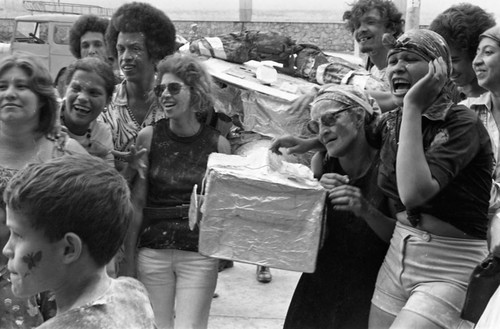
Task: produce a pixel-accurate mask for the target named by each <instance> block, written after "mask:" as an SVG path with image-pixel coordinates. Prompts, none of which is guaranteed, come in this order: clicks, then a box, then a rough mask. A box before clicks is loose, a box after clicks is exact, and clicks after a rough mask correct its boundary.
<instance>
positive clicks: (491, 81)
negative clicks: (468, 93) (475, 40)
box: [472, 38, 500, 90]
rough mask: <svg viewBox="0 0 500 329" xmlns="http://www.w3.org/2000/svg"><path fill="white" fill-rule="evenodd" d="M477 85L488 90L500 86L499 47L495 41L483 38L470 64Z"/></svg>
mask: <svg viewBox="0 0 500 329" xmlns="http://www.w3.org/2000/svg"><path fill="white" fill-rule="evenodd" d="M472 64H473V67H474V71H475V72H476V76H477V82H478V83H479V85H480V86H481V87H483V88H485V89H488V90H495V89H498V88H499V86H500V46H499V45H498V43H497V42H496V41H495V40H492V39H490V38H483V39H482V40H481V42H480V43H479V46H478V47H477V53H476V58H474V61H473V62H472Z"/></svg>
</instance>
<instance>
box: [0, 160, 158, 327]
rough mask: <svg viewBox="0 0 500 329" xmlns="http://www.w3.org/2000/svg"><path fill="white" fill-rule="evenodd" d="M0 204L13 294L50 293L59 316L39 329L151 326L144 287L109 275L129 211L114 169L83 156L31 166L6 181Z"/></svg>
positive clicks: (122, 182)
mask: <svg viewBox="0 0 500 329" xmlns="http://www.w3.org/2000/svg"><path fill="white" fill-rule="evenodd" d="M4 200H5V203H6V204H7V226H8V228H9V230H10V238H9V241H8V242H7V244H6V245H5V247H4V249H3V254H4V255H5V256H6V257H7V258H8V259H9V261H8V269H9V272H10V280H11V282H12V291H13V293H14V294H15V295H17V296H26V297H27V296H32V295H35V294H37V293H40V292H43V291H47V290H50V291H52V292H53V293H54V295H55V299H56V303H57V315H56V316H55V317H54V318H52V319H50V320H48V321H47V322H45V323H44V324H42V325H41V326H40V327H39V328H51V329H57V328H61V329H62V328H78V329H85V328H106V329H108V328H109V329H111V328H131V329H132V328H133V329H143V328H144V329H145V328H148V329H149V328H156V326H155V324H154V316H153V310H152V308H151V304H150V301H149V298H148V296H147V292H146V290H145V288H144V287H143V286H142V284H141V283H140V282H138V281H137V280H135V279H133V278H128V277H120V278H118V279H112V278H110V277H108V275H107V274H106V264H107V263H108V262H109V261H110V260H111V258H112V257H113V256H114V255H115V253H116V252H117V250H118V248H119V247H120V245H121V244H122V242H123V239H124V236H125V233H126V231H127V227H128V225H129V220H130V217H131V213H132V205H131V203H130V192H129V189H128V187H127V183H126V181H125V180H124V178H123V177H122V176H121V175H120V174H119V173H118V172H117V171H116V170H114V169H113V168H111V167H110V166H109V165H108V164H106V163H105V162H104V161H102V160H100V159H97V158H95V157H91V156H88V155H87V156H85V155H78V156H76V155H75V156H64V157H61V158H57V159H53V160H51V161H49V162H46V163H40V164H32V165H29V166H28V167H27V168H25V169H23V170H21V171H20V172H19V173H18V174H16V175H15V176H14V177H13V178H12V179H11V181H10V182H9V184H8V186H7V188H6V191H5V193H4Z"/></svg>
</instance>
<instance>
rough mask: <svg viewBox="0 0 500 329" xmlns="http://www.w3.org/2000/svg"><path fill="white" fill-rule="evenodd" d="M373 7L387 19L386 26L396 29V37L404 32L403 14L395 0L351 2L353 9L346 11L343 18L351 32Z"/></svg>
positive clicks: (360, 0)
mask: <svg viewBox="0 0 500 329" xmlns="http://www.w3.org/2000/svg"><path fill="white" fill-rule="evenodd" d="M372 9H377V10H378V11H379V13H380V16H381V17H382V18H383V19H384V20H385V22H384V23H385V27H386V28H387V29H390V30H392V31H394V37H398V36H399V35H400V34H402V33H403V27H404V23H405V21H404V19H403V18H402V17H403V14H402V13H401V12H400V11H399V10H398V8H397V7H396V5H395V4H394V2H392V1H390V0H359V1H357V2H355V3H352V4H351V10H348V11H346V12H344V15H343V16H342V19H343V20H344V21H346V24H345V26H346V28H347V30H349V31H350V32H351V33H354V31H356V29H357V28H358V27H359V26H360V25H361V21H360V20H361V16H363V15H364V14H366V13H367V12H369V11H370V10H372Z"/></svg>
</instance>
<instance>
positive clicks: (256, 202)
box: [199, 150, 326, 272]
mask: <svg viewBox="0 0 500 329" xmlns="http://www.w3.org/2000/svg"><path fill="white" fill-rule="evenodd" d="M263 152H265V153H264V154H266V153H267V150H264V151H263ZM260 158H261V159H262V158H265V155H264V156H262V155H260ZM273 166H274V167H279V168H278V170H276V168H275V169H274V170H273V169H272V167H273ZM204 191H205V195H204V202H203V205H202V206H201V213H202V215H203V216H202V220H201V223H200V240H199V252H200V253H201V254H203V255H206V256H209V257H215V258H221V259H229V260H233V261H238V262H245V263H251V264H257V265H264V266H269V267H273V268H280V269H285V270H292V271H299V272H314V270H315V266H316V257H317V253H318V249H319V243H320V237H321V232H322V226H323V212H324V204H325V198H326V191H325V190H324V189H323V187H322V186H321V185H320V184H319V183H318V182H317V181H316V180H314V179H313V178H312V173H311V172H310V170H309V169H308V168H307V167H305V166H303V165H300V164H290V163H279V161H278V162H277V163H274V164H273V163H270V162H269V161H266V162H265V163H262V161H261V160H259V159H258V158H255V157H252V156H238V155H225V154H216V153H214V154H211V155H210V157H209V160H208V165H207V173H206V176H205V188H204Z"/></svg>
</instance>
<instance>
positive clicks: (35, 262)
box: [21, 250, 43, 277]
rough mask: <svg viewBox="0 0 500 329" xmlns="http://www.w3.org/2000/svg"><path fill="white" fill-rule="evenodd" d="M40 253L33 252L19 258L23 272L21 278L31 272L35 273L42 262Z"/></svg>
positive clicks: (39, 251)
mask: <svg viewBox="0 0 500 329" xmlns="http://www.w3.org/2000/svg"><path fill="white" fill-rule="evenodd" d="M42 257H43V254H42V251H41V250H38V251H33V252H28V253H26V254H24V255H23V256H22V258H21V263H22V268H23V269H24V270H25V273H24V274H23V277H26V276H28V275H30V274H31V273H32V272H33V271H36V270H37V268H38V267H39V266H40V262H41V261H42Z"/></svg>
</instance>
